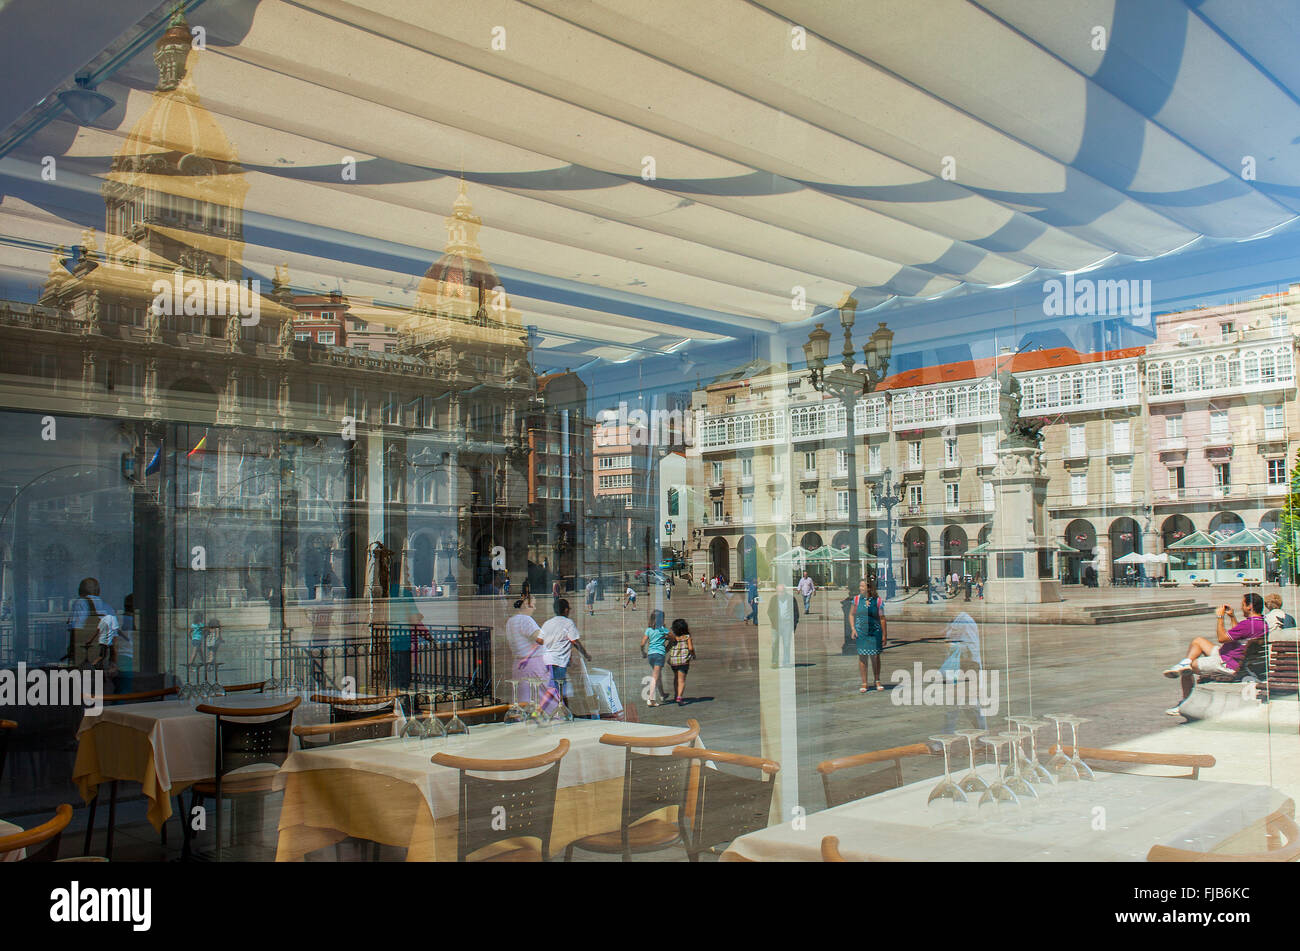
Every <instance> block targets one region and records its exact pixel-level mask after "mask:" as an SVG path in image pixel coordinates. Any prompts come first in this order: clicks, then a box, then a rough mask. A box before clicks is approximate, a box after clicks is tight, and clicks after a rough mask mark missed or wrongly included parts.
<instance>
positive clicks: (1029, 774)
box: [1023, 717, 1055, 786]
mask: <svg viewBox="0 0 1300 951" xmlns="http://www.w3.org/2000/svg"><path fill="white" fill-rule="evenodd" d="M1023 725H1024V728H1025V731H1026V732H1027V733H1028V734H1029V760H1028V764H1027V766H1026V773H1025V779H1027V780H1028V781H1029V782H1031V783H1038V784H1039V785H1042V786H1051V785H1052V784H1053V783H1054V782H1055V777H1054V776H1053V775H1052V774H1051V772H1049V771H1048V769H1047V767H1045V766H1044V765H1043V764H1042V763H1040V762H1039V761H1038V731H1039V730H1041V729H1042V728H1043V727H1045V726H1047V721H1046V720H1040V719H1038V718H1037V717H1025V719H1024V722H1023Z"/></svg>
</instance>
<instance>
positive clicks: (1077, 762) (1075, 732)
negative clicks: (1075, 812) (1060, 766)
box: [1063, 716, 1097, 782]
mask: <svg viewBox="0 0 1300 951" xmlns="http://www.w3.org/2000/svg"><path fill="white" fill-rule="evenodd" d="M1063 719H1064V720H1065V722H1066V723H1068V724H1069V725H1070V745H1071V746H1073V747H1074V756H1073V757H1072V758H1071V759H1070V764H1071V765H1072V766H1073V767H1074V768H1075V770H1077V771H1078V773H1079V778H1080V779H1083V780H1087V781H1089V782H1095V781H1096V779H1097V777H1096V776H1095V775H1094V774H1093V772H1092V767H1090V766H1089V765H1088V764H1087V763H1085V762H1084V761H1083V759H1082V758H1081V757H1080V756H1079V724H1081V723H1087V722H1088V720H1087V718H1086V717H1073V716H1071V717H1064V718H1063Z"/></svg>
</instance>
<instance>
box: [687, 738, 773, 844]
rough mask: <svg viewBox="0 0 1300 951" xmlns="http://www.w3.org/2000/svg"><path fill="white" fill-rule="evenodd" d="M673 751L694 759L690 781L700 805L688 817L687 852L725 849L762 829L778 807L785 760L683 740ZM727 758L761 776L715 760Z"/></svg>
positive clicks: (694, 799)
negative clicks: (777, 778)
mask: <svg viewBox="0 0 1300 951" xmlns="http://www.w3.org/2000/svg"><path fill="white" fill-rule="evenodd" d="M673 756H680V757H682V758H684V759H689V760H692V761H693V763H692V766H693V768H692V770H691V777H690V782H691V784H692V786H693V788H694V795H693V796H692V797H691V798H692V802H693V805H694V809H693V811H692V813H691V817H690V821H689V822H688V823H687V828H686V832H687V836H686V843H685V845H686V857H687V858H688V859H689V860H690V861H692V862H697V861H699V857H700V853H702V852H706V851H707V852H710V853H712V854H720V853H719V852H718V850H717V846H720V845H725V844H729V843H730V842H731V841H732V840H733V839H736V838H739V837H740V836H742V835H746V834H748V833H750V832H756V831H758V830H759V829H766V828H767V826H768V819H769V817H770V815H771V812H772V794H773V793H774V792H775V791H776V783H775V782H774V781H773V777H775V776H776V774H777V773H779V772H780V771H781V764H780V763H776V762H773V761H772V760H770V759H763V758H761V757H758V756H743V755H741V754H739V753H722V752H719V751H717V750H702V749H697V748H696V747H693V746H679V747H677V748H676V749H674V750H673ZM710 763H712V764H722V765H725V766H729V767H734V768H737V769H740V770H743V771H746V772H757V773H758V776H757V777H754V776H746V775H737V774H736V773H732V772H724V771H723V770H721V769H717V768H716V766H715V767H714V768H710V767H709V764H710Z"/></svg>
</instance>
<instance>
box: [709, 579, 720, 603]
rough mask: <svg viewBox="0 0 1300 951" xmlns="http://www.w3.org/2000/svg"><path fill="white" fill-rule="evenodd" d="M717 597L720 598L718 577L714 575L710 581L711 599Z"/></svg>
mask: <svg viewBox="0 0 1300 951" xmlns="http://www.w3.org/2000/svg"><path fill="white" fill-rule="evenodd" d="M717 596H718V576H717V575H714V576H713V577H712V578H710V579H709V597H711V598H716V597H717Z"/></svg>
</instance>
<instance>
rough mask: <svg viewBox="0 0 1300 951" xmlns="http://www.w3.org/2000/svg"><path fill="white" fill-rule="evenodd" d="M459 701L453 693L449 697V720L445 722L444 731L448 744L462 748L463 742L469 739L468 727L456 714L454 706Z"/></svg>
mask: <svg viewBox="0 0 1300 951" xmlns="http://www.w3.org/2000/svg"><path fill="white" fill-rule="evenodd" d="M460 700H461V695H460V694H459V693H456V692H453V693H452V695H451V719H450V720H448V721H447V724H446V731H445V733H446V737H447V742H448V744H453V743H454V744H455V745H456V746H463V745H464V743H465V740H467V739H468V738H469V725H468V724H466V723H465V721H464V720H462V719H461V718H460V714H459V713H457V712H456V705H457V703H459V702H460ZM435 719H436V717H435Z"/></svg>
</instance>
